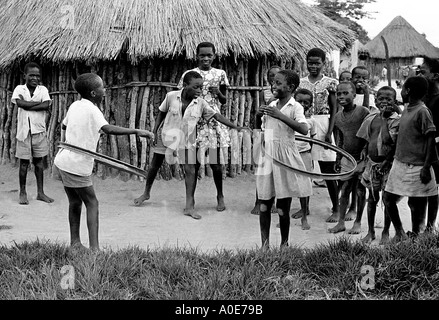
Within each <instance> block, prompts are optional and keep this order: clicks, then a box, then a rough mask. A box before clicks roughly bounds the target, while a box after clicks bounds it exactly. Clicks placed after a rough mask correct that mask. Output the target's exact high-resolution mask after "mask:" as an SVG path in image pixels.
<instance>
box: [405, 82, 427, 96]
mask: <svg viewBox="0 0 439 320" xmlns="http://www.w3.org/2000/svg"><path fill="white" fill-rule="evenodd" d="M404 87H405V88H406V89H410V93H409V95H410V96H411V97H412V98H415V99H422V98H423V97H425V95H426V94H427V93H428V81H427V79H425V78H424V77H418V76H412V77H409V78H407V80H405V82H404Z"/></svg>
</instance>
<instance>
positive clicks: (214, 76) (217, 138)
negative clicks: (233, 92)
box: [178, 68, 230, 149]
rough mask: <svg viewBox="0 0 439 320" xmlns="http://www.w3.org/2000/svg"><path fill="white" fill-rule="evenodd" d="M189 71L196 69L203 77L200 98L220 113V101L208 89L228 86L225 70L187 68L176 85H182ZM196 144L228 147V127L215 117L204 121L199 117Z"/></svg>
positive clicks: (204, 146) (206, 146) (209, 146)
mask: <svg viewBox="0 0 439 320" xmlns="http://www.w3.org/2000/svg"><path fill="white" fill-rule="evenodd" d="M189 71H196V72H198V73H199V74H201V76H202V77H203V93H202V95H201V98H203V99H204V100H206V101H207V103H208V104H209V106H210V107H211V108H212V109H213V110H215V111H216V112H217V113H220V114H221V110H220V107H221V103H220V102H219V100H218V98H217V97H215V96H213V95H211V93H210V91H209V87H210V86H218V87H219V86H222V85H224V86H226V87H228V86H229V85H230V84H229V80H228V79H227V75H226V72H225V71H224V70H221V69H216V68H211V69H210V70H208V71H205V70H201V69H200V68H195V69H192V70H188V71H186V72H185V73H183V75H182V76H181V79H180V82H179V83H178V87H179V88H182V87H183V77H184V75H185V74H186V73H187V72H189ZM197 145H198V147H199V148H213V149H216V148H223V147H229V145H230V135H229V128H228V127H227V126H225V125H223V124H222V123H219V122H218V121H216V120H215V119H210V120H209V121H206V120H204V119H200V121H199V122H198V125H197Z"/></svg>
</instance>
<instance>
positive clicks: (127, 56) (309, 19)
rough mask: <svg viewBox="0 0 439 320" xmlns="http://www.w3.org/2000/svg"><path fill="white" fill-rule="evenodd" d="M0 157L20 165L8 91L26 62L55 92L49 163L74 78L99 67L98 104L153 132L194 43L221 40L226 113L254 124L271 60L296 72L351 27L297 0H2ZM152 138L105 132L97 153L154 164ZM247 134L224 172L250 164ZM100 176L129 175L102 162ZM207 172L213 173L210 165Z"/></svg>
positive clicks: (344, 38)
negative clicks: (312, 52) (101, 92)
mask: <svg viewBox="0 0 439 320" xmlns="http://www.w3.org/2000/svg"><path fill="white" fill-rule="evenodd" d="M0 9H1V11H2V13H3V14H2V16H1V17H0V27H1V29H2V30H3V31H2V32H1V34H0V37H1V39H0V159H1V163H2V164H3V165H6V164H12V165H16V163H17V159H16V158H15V156H14V155H15V135H16V123H17V109H16V107H15V108H14V105H13V104H11V102H10V99H11V95H12V91H13V90H14V88H15V86H17V85H18V84H22V83H23V66H24V65H25V64H26V63H27V62H29V61H35V62H37V63H39V64H40V65H41V66H42V84H43V85H45V86H46V87H47V88H48V89H49V92H50V95H51V98H52V100H53V103H52V106H51V110H49V112H48V116H47V134H48V139H49V145H50V152H49V155H48V157H47V158H48V159H47V160H48V162H47V164H48V166H49V168H50V167H51V164H52V162H53V158H54V155H55V154H56V152H57V144H58V141H59V137H60V123H61V121H62V119H63V117H64V116H65V114H66V111H67V108H68V107H69V105H70V104H71V103H72V102H73V101H75V100H76V99H78V98H79V96H78V94H77V93H76V92H75V91H74V89H73V84H74V81H75V79H76V77H77V76H78V75H79V74H81V73H84V72H95V73H97V74H99V75H100V76H101V77H102V79H103V80H104V83H105V86H106V91H107V93H106V97H105V101H104V102H103V104H102V105H101V106H100V107H101V110H102V111H103V113H104V115H105V117H106V119H107V120H108V121H109V123H111V124H116V125H119V126H124V127H133V128H141V129H147V130H152V128H153V126H154V120H155V118H156V115H157V112H158V107H159V105H160V104H161V102H162V100H163V99H164V96H165V95H166V93H167V92H168V91H169V90H175V89H176V87H177V85H176V84H177V83H178V81H179V79H180V77H181V75H182V74H183V72H184V71H185V70H187V69H190V68H194V67H195V66H196V61H195V56H196V52H195V51H196V47H197V45H198V43H200V42H203V41H209V42H212V43H214V44H215V46H216V50H217V59H216V61H215V62H214V66H215V67H217V68H221V69H224V70H225V71H226V73H227V76H228V78H229V82H230V85H231V86H230V88H229V90H228V93H227V103H226V104H224V105H223V106H222V110H221V111H222V114H223V115H224V116H226V117H227V118H229V119H230V120H231V121H233V122H234V123H237V124H239V125H241V126H249V127H250V128H254V114H255V112H256V110H257V109H258V108H259V101H260V94H261V91H262V90H263V89H264V86H266V85H267V79H266V73H267V69H268V68H269V67H270V66H271V65H273V64H279V65H281V67H283V68H290V69H295V70H296V71H297V72H299V73H300V74H303V70H301V68H302V65H303V62H304V61H305V56H306V52H307V51H308V50H309V49H311V48H313V47H320V48H322V49H323V50H325V51H326V52H330V51H331V50H335V49H339V50H340V49H345V48H347V47H349V45H350V43H352V42H353V40H354V35H353V33H352V32H350V31H348V30H347V29H346V28H345V27H343V26H341V25H339V24H337V23H335V22H334V21H332V20H330V19H329V18H327V17H326V16H324V15H323V14H321V13H320V12H319V11H318V10H317V9H316V8H312V7H309V6H307V5H306V4H303V3H302V2H300V1H299V0H272V1H262V0H219V1H211V0H105V1H104V0H94V1H91V0H86V1H84V0H69V1H59V0H46V1H16V0H4V1H1V3H0ZM151 149H152V148H150V146H149V143H148V141H147V140H146V139H140V138H136V137H135V136H107V135H103V136H102V138H101V140H100V142H99V145H98V149H97V151H98V152H99V153H102V154H105V155H109V156H111V157H114V158H117V159H119V160H122V161H124V162H127V163H130V164H132V165H134V166H137V167H139V168H142V169H144V170H148V165H149V159H150V157H151V152H152V150H151ZM251 149H252V147H251V135H250V134H249V133H242V134H241V133H240V134H237V135H236V136H233V137H232V145H231V147H230V148H229V154H228V165H226V167H227V170H225V172H227V174H228V175H229V176H231V177H234V176H236V175H237V174H240V173H241V172H242V171H243V170H244V171H247V172H248V171H251V169H252V168H251ZM95 171H96V174H97V175H98V176H100V177H102V178H105V177H108V176H113V177H114V176H118V175H119V176H120V178H121V179H122V180H125V181H126V180H128V179H137V178H138V177H137V176H130V175H129V174H127V173H124V172H121V171H120V172H119V171H117V170H115V169H112V168H109V167H106V166H103V165H100V164H97V165H96V168H95ZM206 173H207V174H208V172H206ZM158 177H160V178H163V179H167V180H169V179H171V178H172V177H175V178H181V171H180V170H179V167H178V166H175V167H174V166H169V165H168V164H164V165H163V166H162V168H161V170H160V172H159V175H158Z"/></svg>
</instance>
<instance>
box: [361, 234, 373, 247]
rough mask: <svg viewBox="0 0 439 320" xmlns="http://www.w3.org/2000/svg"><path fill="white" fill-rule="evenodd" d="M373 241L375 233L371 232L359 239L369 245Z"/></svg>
mask: <svg viewBox="0 0 439 320" xmlns="http://www.w3.org/2000/svg"><path fill="white" fill-rule="evenodd" d="M373 240H375V233H371V232H368V233H367V235H366V236H365V237H364V238H363V239H361V241H362V242H364V243H366V244H369V243H371V242H372V241H373Z"/></svg>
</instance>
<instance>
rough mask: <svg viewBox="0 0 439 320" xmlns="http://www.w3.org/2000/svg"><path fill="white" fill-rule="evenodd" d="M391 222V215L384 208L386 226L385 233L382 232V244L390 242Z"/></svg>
mask: <svg viewBox="0 0 439 320" xmlns="http://www.w3.org/2000/svg"><path fill="white" fill-rule="evenodd" d="M391 223H392V221H391V220H390V215H389V213H388V211H387V209H386V208H384V228H383V233H382V234H381V241H380V244H387V243H388V242H389V239H390V236H389V230H390V225H391Z"/></svg>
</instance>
